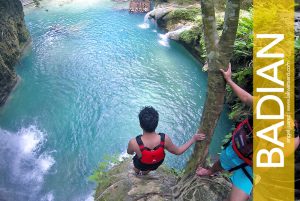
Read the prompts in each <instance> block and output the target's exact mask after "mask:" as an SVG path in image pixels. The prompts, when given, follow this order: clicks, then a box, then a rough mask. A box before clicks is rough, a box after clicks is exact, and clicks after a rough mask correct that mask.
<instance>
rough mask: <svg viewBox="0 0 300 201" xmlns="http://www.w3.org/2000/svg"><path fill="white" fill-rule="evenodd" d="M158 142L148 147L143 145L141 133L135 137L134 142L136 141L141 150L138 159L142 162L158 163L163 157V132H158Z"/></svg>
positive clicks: (148, 163) (147, 163)
mask: <svg viewBox="0 0 300 201" xmlns="http://www.w3.org/2000/svg"><path fill="white" fill-rule="evenodd" d="M159 135H160V144H159V145H157V146H156V147H155V148H153V149H150V148H148V147H145V146H144V143H143V141H142V139H141V137H142V135H139V136H137V137H136V142H137V143H138V145H139V147H140V150H141V152H142V157H141V158H140V159H139V160H140V162H141V163H142V164H146V165H153V164H157V163H160V162H162V161H163V160H164V158H165V134H164V133H159Z"/></svg>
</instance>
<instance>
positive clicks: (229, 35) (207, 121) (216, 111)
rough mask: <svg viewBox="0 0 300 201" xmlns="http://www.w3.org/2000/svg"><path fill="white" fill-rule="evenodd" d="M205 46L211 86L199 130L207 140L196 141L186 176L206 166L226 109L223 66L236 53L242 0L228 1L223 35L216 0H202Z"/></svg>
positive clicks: (209, 85) (208, 89)
mask: <svg viewBox="0 0 300 201" xmlns="http://www.w3.org/2000/svg"><path fill="white" fill-rule="evenodd" d="M201 10H202V20H203V25H204V36H205V46H206V52H207V59H208V88H207V94H206V101H205V105H204V110H203V114H202V118H201V121H200V127H199V129H198V132H199V133H200V132H202V133H205V134H206V140H205V141H203V142H197V143H196V145H195V148H194V152H193V154H192V156H191V157H190V160H189V162H188V163H187V166H186V169H185V175H186V176H188V175H189V174H194V172H195V170H196V168H197V166H198V165H199V164H200V165H204V164H205V160H206V157H207V154H208V147H209V145H210V141H211V139H212V136H213V133H214V130H215V128H216V125H217V122H218V120H219V117H220V114H221V112H222V110H223V105H224V96H225V86H226V83H225V80H224V78H223V76H222V74H221V72H220V69H226V67H227V66H228V63H229V61H230V58H231V56H232V53H233V47H234V41H235V37H236V31H237V26H238V20H239V10H240V0H227V4H226V10H225V19H224V26H223V31H222V35H221V37H220V39H219V37H218V35H217V30H216V21H215V11H214V3H213V0H201Z"/></svg>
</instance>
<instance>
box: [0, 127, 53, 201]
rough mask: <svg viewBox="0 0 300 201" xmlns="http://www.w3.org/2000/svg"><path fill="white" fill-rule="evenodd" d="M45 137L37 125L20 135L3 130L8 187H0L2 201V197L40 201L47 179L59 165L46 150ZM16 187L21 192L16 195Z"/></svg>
mask: <svg viewBox="0 0 300 201" xmlns="http://www.w3.org/2000/svg"><path fill="white" fill-rule="evenodd" d="M45 137H46V135H45V133H43V132H42V131H40V130H39V129H38V128H37V127H35V126H33V125H32V126H29V127H27V128H21V129H20V130H19V131H18V132H16V133H12V132H9V131H6V130H3V129H1V128H0V138H1V141H0V158H1V160H0V167H1V168H0V170H1V171H0V172H1V177H2V178H1V179H3V181H5V182H4V185H3V182H1V184H0V200H1V196H4V197H7V198H8V197H10V198H11V199H12V200H30V201H31V200H38V198H37V196H38V195H39V193H40V190H41V186H42V185H43V181H44V177H45V176H46V175H47V174H48V172H49V170H50V168H51V167H52V166H53V165H54V163H55V160H54V158H53V157H52V156H51V155H50V153H49V152H47V151H45V150H43V145H44V143H45V142H46V139H45ZM3 173H5V174H4V175H3ZM12 186H14V187H15V188H16V187H18V189H19V190H18V192H14V188H12ZM45 193H46V192H45ZM51 197H53V195H52V194H51V192H48V193H46V194H45V197H44V198H45V200H51ZM52 200H53V199H52Z"/></svg>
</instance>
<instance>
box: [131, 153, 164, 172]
mask: <svg viewBox="0 0 300 201" xmlns="http://www.w3.org/2000/svg"><path fill="white" fill-rule="evenodd" d="M132 160H133V165H134V167H135V168H136V169H139V170H141V171H149V170H151V171H152V170H156V169H157V168H158V167H159V166H160V165H161V164H162V163H163V162H164V160H162V161H160V162H158V163H155V164H151V165H148V164H143V163H141V161H140V159H139V158H138V156H137V155H135V156H134V157H133V159H132Z"/></svg>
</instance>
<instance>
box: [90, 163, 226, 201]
mask: <svg viewBox="0 0 300 201" xmlns="http://www.w3.org/2000/svg"><path fill="white" fill-rule="evenodd" d="M132 166H133V165H132V163H131V160H125V161H123V162H121V163H120V164H118V165H116V166H115V167H113V168H112V169H111V170H109V171H108V173H106V174H107V175H106V176H105V177H103V175H102V176H101V178H100V179H102V180H101V184H99V185H98V187H97V189H96V193H95V195H94V200H95V201H119V200H120V201H121V200H122V201H133V200H136V201H168V200H178V201H181V200H182V201H184V200H189V201H199V200H201V201H220V200H224V199H225V198H226V197H227V196H228V193H229V191H230V183H229V182H228V181H227V180H226V179H224V178H223V177H221V176H216V177H213V178H200V177H197V176H195V175H191V176H190V177H187V178H185V179H180V178H179V177H178V176H176V174H175V173H174V172H172V171H171V170H169V169H168V168H166V167H164V166H161V167H159V168H158V169H157V170H156V171H154V172H151V173H150V174H149V175H145V176H136V175H135V173H134V172H133V170H132Z"/></svg>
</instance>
